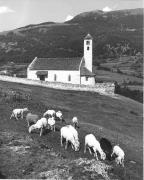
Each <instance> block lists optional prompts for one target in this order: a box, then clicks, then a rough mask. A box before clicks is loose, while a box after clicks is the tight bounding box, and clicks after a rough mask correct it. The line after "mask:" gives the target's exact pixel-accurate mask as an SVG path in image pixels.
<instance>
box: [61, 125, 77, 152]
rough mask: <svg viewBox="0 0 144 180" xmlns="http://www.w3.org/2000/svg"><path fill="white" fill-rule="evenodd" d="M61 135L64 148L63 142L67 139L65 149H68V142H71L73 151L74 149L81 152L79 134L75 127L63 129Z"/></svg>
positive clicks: (68, 126) (69, 126)
mask: <svg viewBox="0 0 144 180" xmlns="http://www.w3.org/2000/svg"><path fill="white" fill-rule="evenodd" d="M60 134H61V146H63V142H62V141H63V138H65V139H66V145H65V149H67V146H68V141H69V142H70V143H71V146H72V149H74V150H75V151H78V150H79V147H80V143H79V138H78V132H77V131H76V129H75V128H74V127H73V126H71V125H67V126H64V127H62V128H61V130H60Z"/></svg>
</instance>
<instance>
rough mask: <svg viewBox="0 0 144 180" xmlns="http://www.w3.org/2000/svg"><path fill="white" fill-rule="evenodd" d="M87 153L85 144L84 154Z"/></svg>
mask: <svg viewBox="0 0 144 180" xmlns="http://www.w3.org/2000/svg"><path fill="white" fill-rule="evenodd" d="M85 153H86V144H85V146H84V154H85Z"/></svg>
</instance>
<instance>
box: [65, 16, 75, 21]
mask: <svg viewBox="0 0 144 180" xmlns="http://www.w3.org/2000/svg"><path fill="white" fill-rule="evenodd" d="M71 19H73V16H72V15H68V16H67V17H66V19H65V21H70V20H71Z"/></svg>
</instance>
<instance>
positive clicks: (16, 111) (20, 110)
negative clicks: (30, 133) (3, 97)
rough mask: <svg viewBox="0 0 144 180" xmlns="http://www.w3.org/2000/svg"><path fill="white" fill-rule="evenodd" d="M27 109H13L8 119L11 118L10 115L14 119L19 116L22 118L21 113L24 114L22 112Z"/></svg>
mask: <svg viewBox="0 0 144 180" xmlns="http://www.w3.org/2000/svg"><path fill="white" fill-rule="evenodd" d="M27 111H29V110H28V108H24V109H14V110H13V111H12V114H11V116H10V119H11V118H12V117H14V118H16V120H18V118H19V117H21V118H22V119H23V114H24V112H27Z"/></svg>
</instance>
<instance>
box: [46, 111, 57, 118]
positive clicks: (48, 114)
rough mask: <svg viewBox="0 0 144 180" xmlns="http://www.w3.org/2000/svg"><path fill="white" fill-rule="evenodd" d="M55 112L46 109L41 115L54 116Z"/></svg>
mask: <svg viewBox="0 0 144 180" xmlns="http://www.w3.org/2000/svg"><path fill="white" fill-rule="evenodd" d="M55 114H56V112H55V110H47V111H46V112H45V113H44V114H43V117H46V116H48V117H55Z"/></svg>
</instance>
